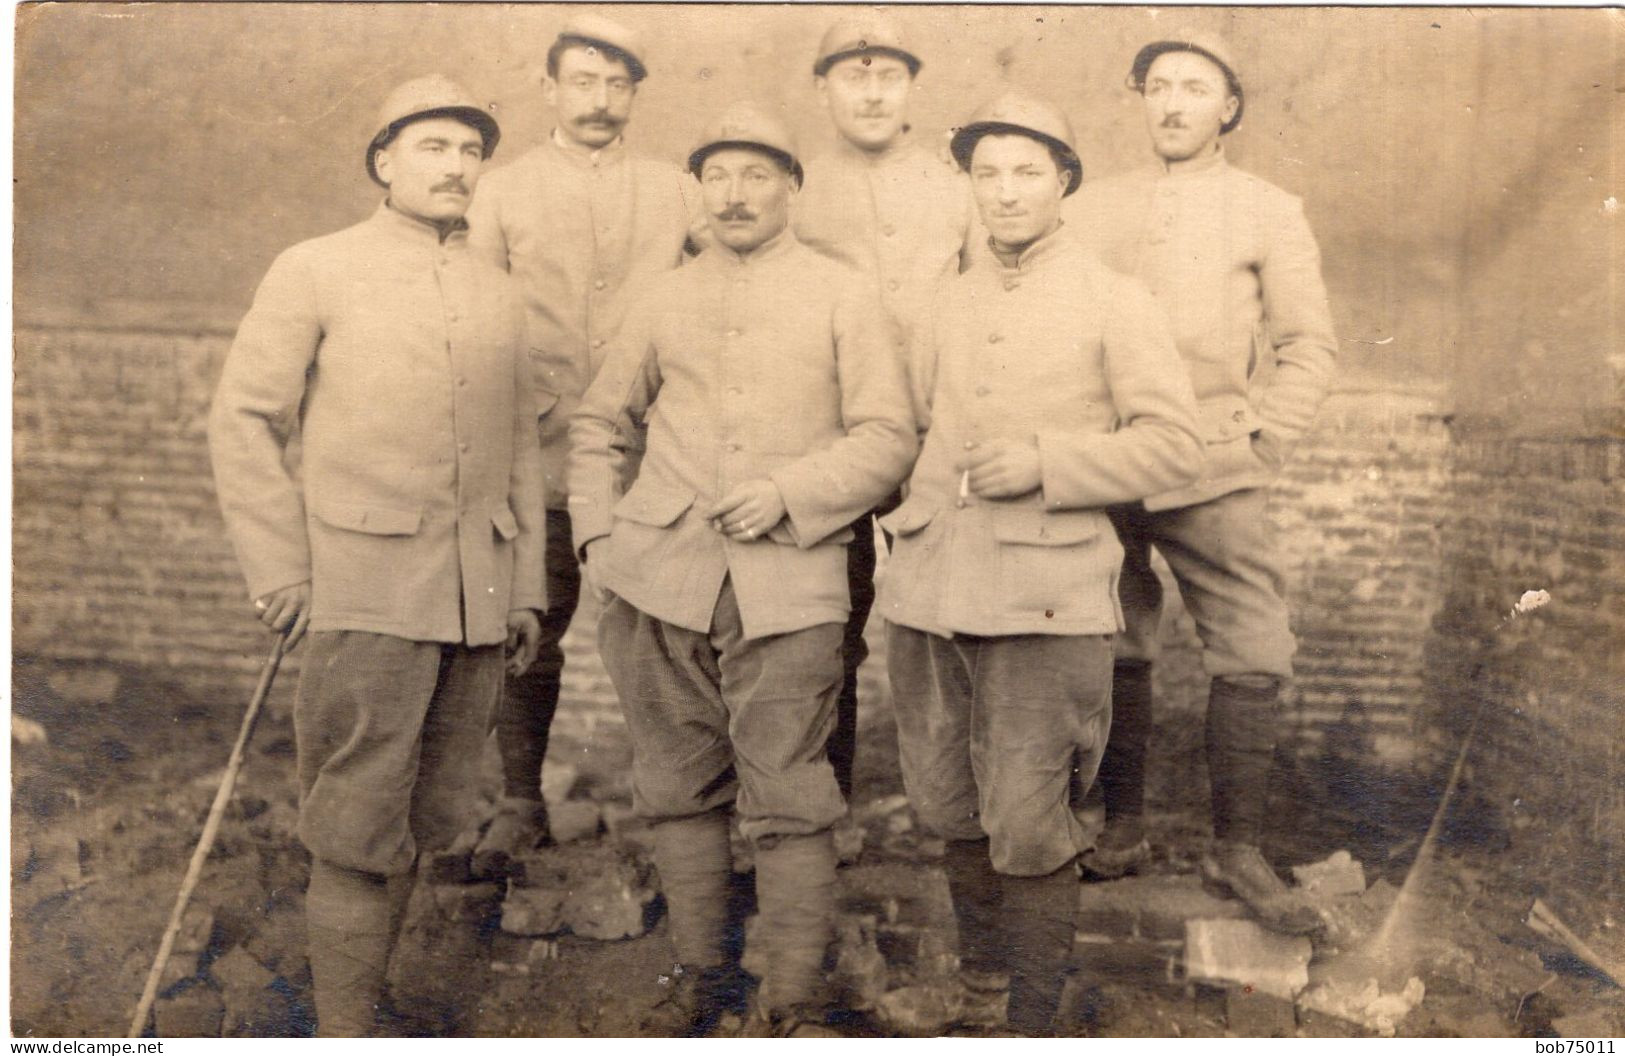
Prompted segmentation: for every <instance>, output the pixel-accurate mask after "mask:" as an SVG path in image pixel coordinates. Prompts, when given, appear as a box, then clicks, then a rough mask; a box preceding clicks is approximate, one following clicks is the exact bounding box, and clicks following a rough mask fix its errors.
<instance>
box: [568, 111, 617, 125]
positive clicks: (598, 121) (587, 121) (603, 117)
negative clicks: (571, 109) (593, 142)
mask: <svg viewBox="0 0 1625 1056" xmlns="http://www.w3.org/2000/svg"><path fill="white" fill-rule="evenodd" d="M574 123H575V124H578V125H603V126H605V127H608V128H620V127H621V121H620V119H619V118H617V117H615V116H613V115H612V114H610V112H609V111H608V110H594V111H593V112H592V113H590V114H582V115H581V116H580V117H578V118H576V119H575V122H574Z"/></svg>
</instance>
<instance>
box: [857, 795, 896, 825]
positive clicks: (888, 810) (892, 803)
mask: <svg viewBox="0 0 1625 1056" xmlns="http://www.w3.org/2000/svg"><path fill="white" fill-rule="evenodd" d="M908 808H909V802H908V797H907V796H905V795H903V794H902V793H898V794H897V795H894V796H886V797H884V798H882V799H876V800H871V801H870V802H868V803H866V804H864V805H863V806H861V807H859V808H858V809H856V810H854V811H853V812H852V822H853V824H855V825H868V824H870V823H871V822H875V821H879V820H880V819H881V818H884V817H887V816H888V815H891V814H896V813H898V812H900V811H906V810H908Z"/></svg>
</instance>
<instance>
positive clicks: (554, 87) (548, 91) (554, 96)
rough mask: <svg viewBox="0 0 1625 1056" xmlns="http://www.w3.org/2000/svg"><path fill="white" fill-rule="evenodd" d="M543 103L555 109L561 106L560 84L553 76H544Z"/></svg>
mask: <svg viewBox="0 0 1625 1056" xmlns="http://www.w3.org/2000/svg"><path fill="white" fill-rule="evenodd" d="M542 102H544V103H546V104H547V105H548V106H549V107H553V108H555V109H556V108H557V107H558V105H559V82H558V81H556V80H554V79H553V75H552V74H548V73H544V74H543V75H542Z"/></svg>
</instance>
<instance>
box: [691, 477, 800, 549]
mask: <svg viewBox="0 0 1625 1056" xmlns="http://www.w3.org/2000/svg"><path fill="white" fill-rule="evenodd" d="M784 514H785V508H784V496H783V495H781V494H779V486H778V485H777V484H775V483H773V482H772V481H771V480H747V481H745V483H743V484H741V485H739V486H738V487H736V488H734V489H733V490H732V491H730V492H728V494H726V495H724V496H723V497H722V499H721V500H720V501H719V502H718V503H717V504H716V505H715V506H713V507H711V508H710V509H709V510H707V511H706V514H705V519H706V520H708V521H710V522H711V527H712V528H715V529H716V530H717V531H719V532H721V533H722V534H723V535H726V536H727V537H728V538H729V539H732V540H734V541H736V542H741V543H744V542H750V541H751V540H753V539H760V538H761V537H762V536H764V535H766V534H767V533H768V532H771V531H772V530H773V528H774V526H775V525H777V524H778V523H779V522H780V521H782V520H784Z"/></svg>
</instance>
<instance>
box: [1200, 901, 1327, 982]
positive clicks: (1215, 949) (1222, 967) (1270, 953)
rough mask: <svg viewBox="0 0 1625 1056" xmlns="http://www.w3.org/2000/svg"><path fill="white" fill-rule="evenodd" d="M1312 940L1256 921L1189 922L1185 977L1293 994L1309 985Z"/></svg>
mask: <svg viewBox="0 0 1625 1056" xmlns="http://www.w3.org/2000/svg"><path fill="white" fill-rule="evenodd" d="M1313 952H1314V951H1313V949H1312V947H1311V946H1310V944H1309V940H1308V939H1306V938H1304V937H1303V936H1301V935H1281V934H1279V933H1277V932H1273V931H1269V930H1268V929H1266V928H1264V927H1263V926H1261V925H1259V924H1257V923H1255V922H1254V921H1251V920H1192V921H1187V922H1186V924H1185V975H1186V977H1187V978H1189V979H1192V980H1194V981H1196V982H1204V983H1213V984H1217V985H1220V986H1224V985H1229V984H1235V985H1239V986H1250V987H1252V988H1253V989H1255V990H1260V991H1263V992H1264V993H1266V994H1273V995H1275V996H1276V997H1281V998H1286V999H1288V1000H1291V998H1292V997H1293V996H1294V995H1296V994H1297V993H1298V991H1300V990H1302V989H1303V988H1304V987H1305V986H1307V985H1309V958H1310V957H1311V956H1312V954H1313Z"/></svg>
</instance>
